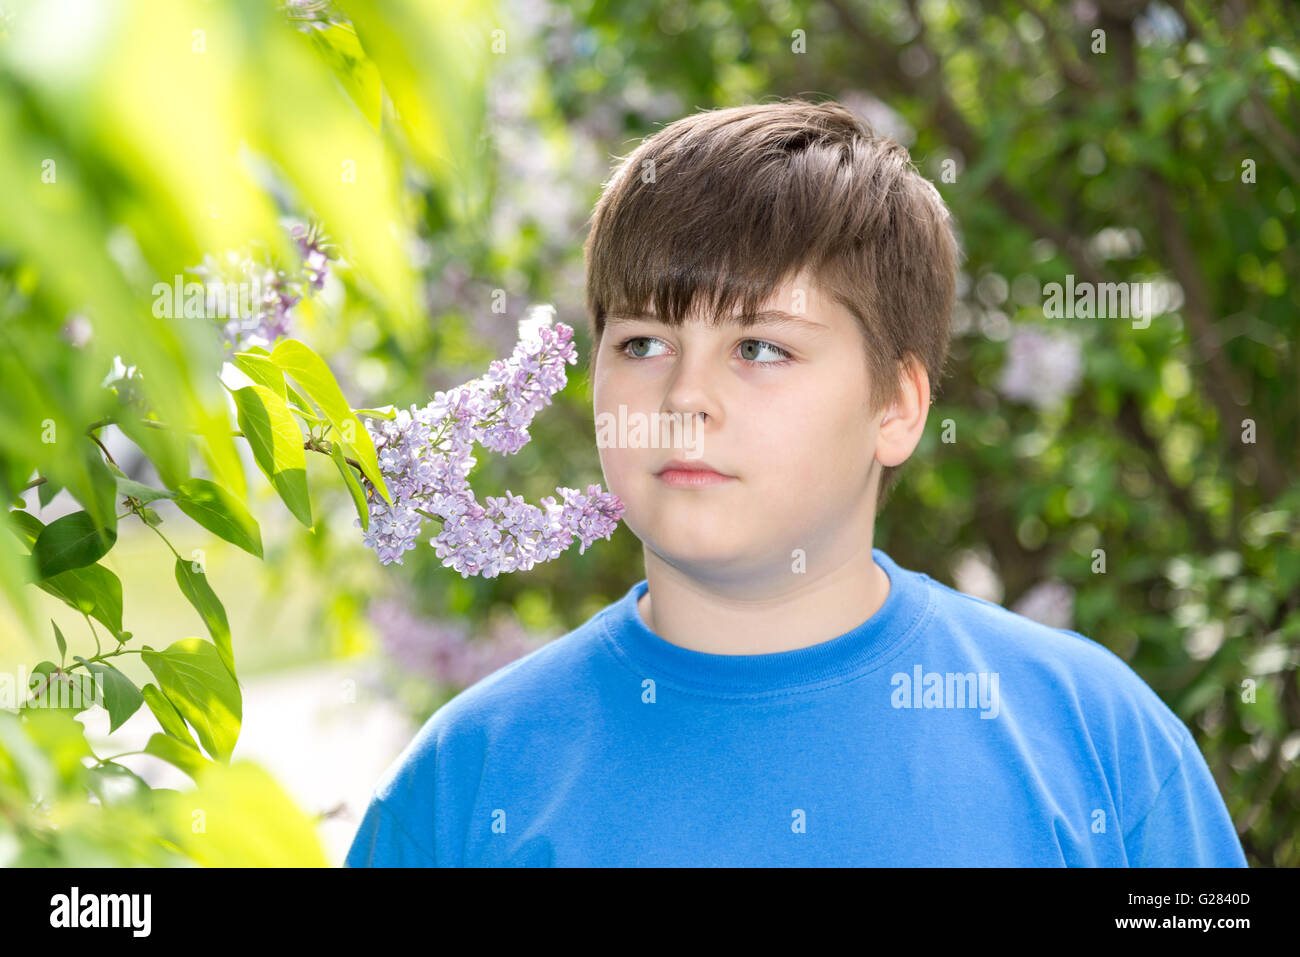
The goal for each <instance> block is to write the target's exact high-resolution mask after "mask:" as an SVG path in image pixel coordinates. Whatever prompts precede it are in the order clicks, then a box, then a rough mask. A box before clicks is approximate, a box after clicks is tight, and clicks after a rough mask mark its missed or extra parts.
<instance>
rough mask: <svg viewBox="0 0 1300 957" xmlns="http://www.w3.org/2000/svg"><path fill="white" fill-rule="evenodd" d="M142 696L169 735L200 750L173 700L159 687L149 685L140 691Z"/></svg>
mask: <svg viewBox="0 0 1300 957" xmlns="http://www.w3.org/2000/svg"><path fill="white" fill-rule="evenodd" d="M140 693H141V695H143V696H144V703H145V704H147V705H148V706H149V710H150V711H152V712H153V716H154V717H155V718H157V719H158V724H159V725H160V726H161V727H162V729H163V730H164V731H166V732H167V733H168V734H169V735H171V736H172V737H173V738H175V739H176V740H177V741H180V742H181V743H182V744H186V745H189V746H190V747H192V748H194V749H195V750H196V751H197V750H198V747H199V746H198V744H196V743H195V741H194V735H192V734H190V729H189V728H187V727H186V726H185V719H184V718H182V717H181V715H180V712H179V711H177V710H176V706H175V705H174V704H172V703H171V700H170V699H168V697H167V696H166V695H165V694H163V693H162V692H161V691H160V690H159V689H158V686H157V685H152V684H147V685H145V686H144V687H143V688H141V689H140Z"/></svg>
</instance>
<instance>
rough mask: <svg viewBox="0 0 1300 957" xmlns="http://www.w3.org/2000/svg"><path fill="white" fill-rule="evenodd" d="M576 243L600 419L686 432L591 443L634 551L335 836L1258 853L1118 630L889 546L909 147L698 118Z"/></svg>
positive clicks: (939, 861)
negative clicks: (1046, 612)
mask: <svg viewBox="0 0 1300 957" xmlns="http://www.w3.org/2000/svg"><path fill="white" fill-rule="evenodd" d="M586 255H587V279H588V282H587V303H588V310H589V313H590V318H591V321H592V331H593V343H594V347H593V350H592V358H591V362H592V376H591V378H592V383H593V387H594V393H593V394H594V406H595V412H596V415H597V420H598V421H602V420H604V421H613V420H614V419H617V417H618V415H619V414H620V413H621V414H622V416H623V419H622V420H621V421H623V422H627V421H631V420H634V419H635V418H636V417H638V416H640V417H642V418H643V419H644V417H647V416H661V415H662V416H669V417H671V421H673V422H675V423H679V424H680V425H681V426H682V432H683V433H688V432H692V430H693V434H694V435H695V437H696V441H694V442H692V443H691V446H690V448H689V449H687V448H685V447H684V446H683V445H682V443H681V442H680V441H678V442H677V443H676V444H675V445H674V447H672V448H665V447H664V446H663V445H662V444H659V443H651V442H646V441H629V440H627V437H626V436H620V437H619V439H620V440H619V441H615V442H607V441H602V442H600V443H599V444H600V446H601V449H600V456H601V467H602V469H603V472H604V475H605V480H606V487H607V488H608V489H609V490H610V491H612V492H614V493H616V494H617V495H618V496H619V497H620V498H621V499H622V501H623V503H624V505H625V507H626V512H625V514H624V516H623V521H624V522H625V523H626V524H627V526H628V528H629V529H631V530H632V532H633V533H635V534H636V535H637V537H638V538H640V539H641V541H642V543H643V545H644V555H645V569H646V577H645V578H644V579H642V580H641V581H640V582H638V583H637V584H635V585H633V586H632V587H631V588H629V589H628V591H627V593H626V594H625V595H624V596H623V597H622V598H621V599H619V600H618V601H616V602H614V603H613V604H611V605H609V606H608V607H606V608H605V609H603V610H602V611H601V612H599V613H598V614H597V615H595V616H594V617H592V618H591V619H590V620H588V621H587V622H586V623H585V624H583V625H582V626H581V627H579V628H578V629H576V630H575V631H573V632H570V633H569V634H567V635H565V636H564V637H562V638H559V639H557V640H555V641H553V642H551V643H549V644H547V645H546V646H544V647H543V648H541V649H539V650H537V651H535V652H533V653H531V654H529V655H527V656H525V657H523V658H521V659H519V660H518V661H515V662H513V663H512V664H510V665H508V666H506V667H504V668H502V669H500V670H499V671H497V672H495V673H494V674H492V675H490V676H489V677H487V678H485V679H484V680H482V681H480V682H479V683H478V684H476V685H475V686H474V687H472V688H469V689H467V690H465V691H464V692H462V693H461V694H460V695H458V696H457V697H456V698H454V699H453V700H451V701H450V702H448V703H447V704H446V705H444V706H443V707H442V708H441V709H439V710H438V712H437V713H436V714H434V715H433V717H432V718H430V719H429V721H428V722H427V723H426V724H425V726H424V727H423V728H422V729H421V731H420V732H419V733H418V734H417V736H416V737H415V739H414V740H413V741H412V742H411V743H410V744H409V745H408V746H407V748H406V749H405V751H404V752H403V753H402V754H401V755H400V756H399V757H398V758H397V760H396V761H395V762H394V763H393V765H392V766H391V767H390V769H389V770H388V771H387V772H386V773H385V775H384V777H383V778H382V780H381V781H380V782H379V784H378V786H377V787H376V790H375V794H374V798H373V800H372V801H371V804H370V807H369V808H368V810H367V812H366V815H365V818H364V820H363V821H362V823H361V826H360V829H359V830H358V833H357V836H356V838H355V840H354V842H353V844H352V847H351V849H350V851H349V853H348V857H347V864H348V865H349V866H365V865H379V866H388V865H409V866H479V865H525V866H527V865H555V866H572V865H578V866H585V865H591V866H623V865H633V866H635V865H641V866H746V865H748V866H784V865H796V866H798V865H808V866H823V865H834V866H838V865H847V866H858V865H897V866H1019V865H1023V866H1102V867H1117V866H1118V867H1123V866H1206V865H1215V866H1222V865H1229V866H1245V864H1246V861H1245V856H1244V854H1243V852H1242V848H1241V845H1240V843H1239V841H1238V838H1237V835H1236V833H1235V831H1234V828H1233V824H1232V821H1231V820H1230V819H1229V816H1228V813H1227V809H1226V808H1225V806H1224V803H1223V800H1222V798H1221V797H1220V795H1219V792H1218V790H1217V788H1216V786H1215V782H1214V780H1213V778H1212V777H1211V775H1210V772H1209V769H1208V768H1207V766H1206V763H1205V760H1204V759H1203V757H1202V756H1201V754H1200V752H1199V750H1198V749H1197V747H1196V744H1195V743H1194V741H1193V740H1192V737H1191V735H1190V733H1189V732H1188V730H1187V728H1186V727H1185V726H1184V724H1183V722H1182V721H1181V720H1179V719H1178V717H1177V716H1175V715H1174V714H1173V712H1171V711H1170V710H1169V708H1168V707H1166V706H1165V705H1164V704H1163V703H1162V702H1161V701H1160V699H1159V698H1158V697H1157V696H1156V695H1155V693H1154V692H1153V691H1152V690H1151V689H1150V688H1149V687H1148V686H1147V685H1146V684H1145V683H1143V681H1142V680H1141V679H1140V678H1139V677H1138V676H1137V675H1136V674H1135V673H1134V672H1133V671H1132V670H1131V669H1130V668H1129V667H1128V666H1127V665H1126V664H1125V663H1124V662H1123V661H1122V660H1121V659H1120V658H1118V657H1117V656H1116V655H1114V654H1112V653H1111V652H1110V651H1108V650H1107V649H1105V648H1103V647H1102V646H1101V645H1099V644H1097V643H1095V642H1093V641H1091V640H1090V639H1088V638H1085V637H1084V636H1082V635H1079V634H1076V633H1075V632H1071V631H1064V630H1058V629H1053V628H1050V627H1047V626H1045V625H1041V624H1038V623H1036V622H1033V621H1031V620H1029V619H1027V618H1024V617H1021V616H1019V615H1016V614H1013V613H1012V612H1009V611H1007V610H1005V609H1003V608H1001V607H999V606H997V605H994V604H991V603H989V602H986V601H982V600H980V599H977V598H973V597H970V596H967V595H964V594H961V593H959V592H957V591H954V590H952V589H950V588H947V587H945V586H944V585H942V584H940V583H938V582H936V581H934V580H932V579H931V578H930V577H929V576H927V575H924V574H920V573H917V572H913V571H910V570H907V569H904V568H901V567H899V566H898V565H897V564H895V563H894V562H893V561H892V560H891V559H890V557H889V556H888V555H887V554H885V553H884V552H883V551H881V550H879V549H876V548H873V547H872V530H873V523H874V518H875V512H876V507H877V504H878V501H879V500H880V497H881V496H882V495H883V493H884V491H885V490H886V489H887V488H888V485H889V482H890V480H891V478H892V476H893V474H894V472H895V470H896V469H897V468H898V467H899V466H900V465H901V464H902V463H903V462H904V461H905V460H906V459H907V457H908V456H909V455H910V454H911V453H912V451H913V449H914V448H915V447H916V445H917V443H918V441H919V439H920V436H921V433H922V430H923V429H924V427H925V422H926V416H927V413H928V408H929V404H930V402H931V396H932V391H931V388H932V386H931V384H932V383H937V382H938V381H939V379H940V377H941V375H942V371H943V370H942V366H943V363H944V359H945V355H946V352H947V343H948V324H949V316H950V313H951V310H952V306H953V301H954V289H955V278H956V277H955V274H956V269H957V256H958V253H957V245H956V242H955V241H954V238H953V234H952V230H951V224H950V220H949V217H948V213H947V210H946V208H945V207H944V204H943V202H942V200H941V199H940V197H939V195H938V192H937V191H936V190H935V189H934V187H933V186H931V185H930V184H929V183H928V182H926V181H925V180H924V179H923V178H922V177H921V176H920V175H919V174H918V173H917V172H916V171H915V169H914V168H913V167H912V166H911V163H910V160H909V157H908V154H907V152H906V150H904V149H903V148H902V147H901V146H899V145H898V144H896V143H893V142H891V141H889V140H886V139H882V138H877V137H876V136H874V135H873V134H872V133H871V132H870V131H869V130H868V129H867V128H866V127H864V126H863V125H862V124H861V122H860V121H858V120H857V119H855V118H854V117H853V115H852V114H851V113H849V112H848V111H847V110H845V109H844V108H843V107H841V106H839V105H838V104H835V103H822V104H820V105H814V104H812V103H808V102H804V101H800V100H795V101H786V102H780V103H774V104H767V105H761V106H745V107H739V108H735V109H723V110H714V111H709V112H702V113H698V114H695V115H693V116H688V117H686V118H685V119H682V120H679V121H678V122H676V123H673V124H671V125H669V126H668V127H666V128H665V129H663V130H661V131H659V132H658V133H657V134H655V135H654V136H652V137H650V138H649V139H647V140H646V141H645V142H644V143H642V144H641V145H640V146H639V147H638V148H637V149H636V150H635V151H634V152H633V153H632V154H631V155H630V156H629V157H628V158H627V159H626V160H625V161H624V162H623V163H622V164H621V166H620V167H619V169H618V170H617V172H616V173H615V175H614V177H613V178H612V180H611V182H610V183H609V184H608V185H607V188H606V190H605V192H604V195H603V196H602V198H601V199H600V202H599V203H598V205H597V207H596V210H595V214H594V216H593V223H592V229H591V232H590V235H589V237H588V240H587V245H586ZM611 416H612V417H614V419H610V418H609V417H611Z"/></svg>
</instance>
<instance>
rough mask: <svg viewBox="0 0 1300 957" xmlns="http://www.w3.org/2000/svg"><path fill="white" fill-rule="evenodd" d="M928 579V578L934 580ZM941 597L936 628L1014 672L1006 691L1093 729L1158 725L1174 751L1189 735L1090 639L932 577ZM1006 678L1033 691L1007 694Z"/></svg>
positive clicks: (933, 621) (1114, 656) (1139, 681)
mask: <svg viewBox="0 0 1300 957" xmlns="http://www.w3.org/2000/svg"><path fill="white" fill-rule="evenodd" d="M927 578H928V576H927ZM927 584H928V585H929V587H930V588H931V590H932V592H933V593H934V598H935V606H936V607H935V609H934V613H933V615H932V617H931V620H930V627H931V628H934V629H939V630H941V631H943V632H945V633H946V635H947V637H948V638H949V639H950V640H951V641H952V642H953V643H955V644H959V645H966V646H967V647H968V648H969V649H970V650H971V651H972V653H973V654H976V655H977V656H978V657H980V658H982V659H984V660H986V661H989V662H990V663H995V664H996V665H997V666H998V667H1001V668H1003V669H1004V670H1006V671H1008V672H1009V674H1006V675H1004V676H1003V678H1002V684H1003V690H1004V691H1009V692H1012V693H1013V694H1014V695H1015V696H1017V697H1021V698H1022V699H1028V698H1032V699H1033V700H1036V701H1043V702H1047V703H1049V704H1050V705H1052V706H1053V707H1055V708H1056V709H1058V710H1059V711H1061V712H1062V713H1065V712H1071V711H1076V712H1079V713H1082V714H1085V715H1087V717H1088V719H1089V724H1090V725H1092V726H1094V727H1095V726H1099V725H1100V726H1103V727H1110V728H1112V729H1113V730H1114V731H1116V732H1117V733H1118V732H1121V731H1123V729H1125V728H1128V729H1131V728H1132V727H1133V723H1134V721H1135V720H1136V721H1139V722H1140V723H1141V724H1142V725H1143V726H1144V727H1148V728H1151V729H1153V730H1154V731H1155V733H1157V734H1159V735H1160V736H1161V737H1162V738H1163V739H1164V741H1165V743H1166V744H1167V745H1168V746H1169V747H1171V748H1172V749H1174V750H1175V751H1181V749H1182V746H1183V744H1184V742H1185V740H1187V739H1188V738H1190V732H1189V731H1188V729H1187V726H1186V725H1185V724H1184V723H1183V721H1182V719H1181V718H1179V717H1178V716H1177V715H1176V714H1175V713H1174V712H1173V711H1172V710H1171V709H1170V708H1169V706H1168V705H1167V704H1165V702H1164V701H1163V700H1162V699H1161V697H1160V696H1159V695H1158V694H1156V692H1155V691H1154V690H1153V689H1152V688H1151V686H1150V685H1148V684H1147V683H1146V681H1144V680H1143V679H1142V677H1141V676H1140V675H1139V674H1138V673H1137V672H1136V671H1134V670H1133V668H1132V666H1130V665H1129V663H1128V662H1126V661H1125V660H1124V659H1123V658H1121V657H1120V656H1119V655H1117V654H1116V653H1115V652H1113V651H1111V650H1110V649H1109V648H1107V647H1106V646H1105V645H1103V644H1101V643H1100V642H1099V641H1096V640H1094V639H1092V638H1089V637H1088V636H1086V635H1084V634H1081V633H1080V632H1077V631H1074V630H1072V629H1069V628H1059V627H1055V626H1052V625H1048V624H1044V623H1042V622H1039V621H1036V620H1034V619H1032V618H1028V617H1026V616H1025V615H1021V614H1019V613H1017V612H1014V611H1012V610H1010V609H1009V608H1005V607H1003V606H1002V605H998V604H995V603H993V602H991V601H988V600H987V599H984V598H979V597H976V596H974V595H969V594H966V593H965V592H960V591H957V590H956V589H954V588H951V587H949V586H947V585H945V584H943V583H942V582H938V581H935V580H934V579H929V581H928V583H927ZM1007 678H1011V679H1012V680H1014V681H1017V682H1025V683H1028V684H1029V685H1030V687H1028V688H1020V689H1015V688H1011V689H1008V688H1007V687H1006V680H1007Z"/></svg>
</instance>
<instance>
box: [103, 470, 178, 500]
mask: <svg viewBox="0 0 1300 957" xmlns="http://www.w3.org/2000/svg"><path fill="white" fill-rule="evenodd" d="M113 477H114V479H116V480H117V492H118V494H119V495H129V496H131V497H132V498H138V499H139V500H140V501H142V502H156V501H157V500H158V499H160V498H175V496H176V493H175V492H171V491H168V490H167V489H165V488H150V487H149V486H148V485H145V484H143V483H141V482H136V481H134V480H132V479H129V478H127V477H126V476H125V475H115V476H113Z"/></svg>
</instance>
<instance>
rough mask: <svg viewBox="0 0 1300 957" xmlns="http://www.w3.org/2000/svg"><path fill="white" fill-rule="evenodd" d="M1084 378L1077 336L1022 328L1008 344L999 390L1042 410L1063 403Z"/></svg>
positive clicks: (1018, 329) (1007, 395) (1010, 397)
mask: <svg viewBox="0 0 1300 957" xmlns="http://www.w3.org/2000/svg"><path fill="white" fill-rule="evenodd" d="M1082 376H1083V355H1082V351H1081V348H1080V345H1079V340H1078V337H1076V336H1075V335H1073V334H1072V333H1069V332H1057V333H1054V334H1052V333H1047V332H1043V331H1042V330H1039V329H1036V328H1033V327H1019V328H1017V329H1016V330H1015V332H1013V333H1012V336H1011V341H1010V342H1009V343H1008V344H1007V363H1006V365H1005V366H1004V367H1003V369H1002V377H1001V379H1000V380H999V382H998V391H1000V392H1001V393H1002V394H1003V395H1004V396H1006V397H1007V398H1009V399H1017V400H1020V401H1024V402H1029V403H1031V404H1033V405H1035V406H1037V407H1038V408H1040V409H1044V408H1048V407H1050V406H1053V405H1056V404H1057V403H1059V402H1061V401H1062V400H1063V399H1064V398H1065V397H1066V396H1068V395H1070V394H1071V393H1073V392H1074V391H1075V389H1076V387H1077V386H1078V385H1079V381H1080V380H1081V378H1082Z"/></svg>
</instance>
